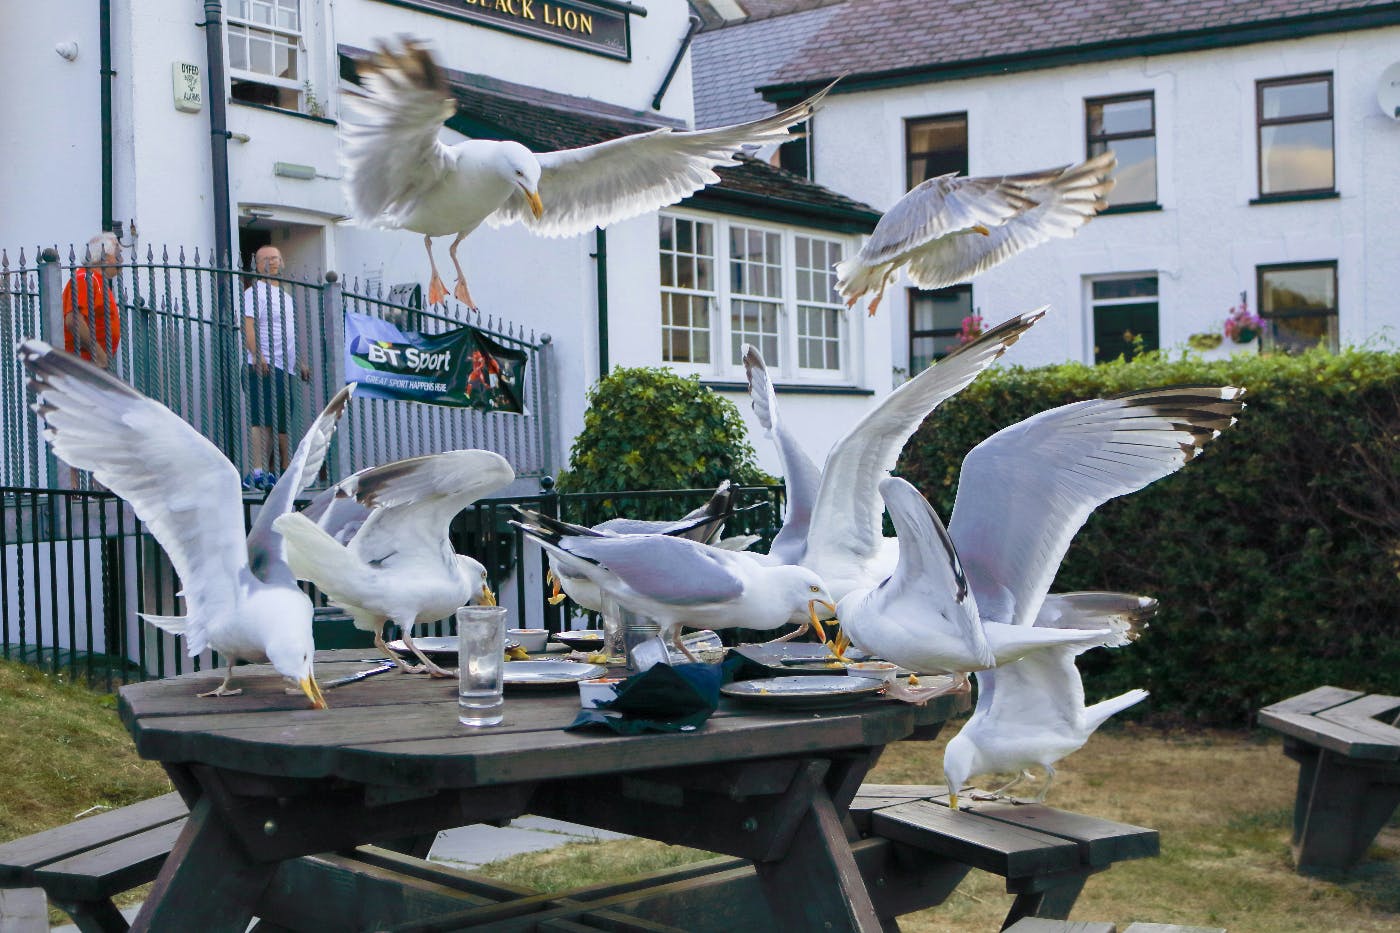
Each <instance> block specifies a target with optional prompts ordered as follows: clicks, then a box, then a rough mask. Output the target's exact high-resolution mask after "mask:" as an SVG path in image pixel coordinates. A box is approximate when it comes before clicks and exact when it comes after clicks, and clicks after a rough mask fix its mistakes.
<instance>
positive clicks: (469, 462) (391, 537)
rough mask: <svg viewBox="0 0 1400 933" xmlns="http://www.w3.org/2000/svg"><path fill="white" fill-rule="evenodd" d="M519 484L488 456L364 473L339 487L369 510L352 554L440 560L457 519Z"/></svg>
mask: <svg viewBox="0 0 1400 933" xmlns="http://www.w3.org/2000/svg"><path fill="white" fill-rule="evenodd" d="M514 479H515V471H514V470H512V469H511V466H510V464H509V463H508V462H507V461H506V459H505V458H504V457H502V456H501V455H500V454H497V453H493V452H491V451H489V450H452V451H447V452H446V453H440V454H430V455H428V456H424V457H410V458H408V459H406V460H398V461H395V462H394V463H387V464H384V465H383V466H378V467H371V468H370V469H367V470H361V471H360V472H358V473H356V474H354V475H353V476H350V477H347V478H346V479H345V480H344V481H343V482H342V483H341V484H340V488H342V489H343V490H344V491H345V492H347V493H348V494H349V495H352V496H354V497H355V499H356V500H357V501H358V502H359V503H360V504H361V505H364V506H366V507H367V508H369V510H370V515H369V518H367V519H365V523H364V525H362V526H361V527H360V530H359V532H358V533H357V534H356V535H355V537H354V539H353V540H352V541H351V542H350V548H351V550H352V551H353V552H354V553H355V554H356V556H358V557H360V558H362V559H364V560H383V559H385V558H386V557H387V556H390V555H393V556H395V562H396V563H397V562H403V561H411V560H417V559H425V560H437V559H439V558H440V557H441V556H442V554H443V552H444V549H445V548H446V547H447V528H448V525H449V524H450V523H451V521H452V518H453V516H455V515H456V514H457V513H458V512H460V511H462V510H463V509H465V508H466V507H467V506H469V505H471V504H472V503H473V502H475V501H476V500H477V499H480V498H481V497H483V496H487V495H490V494H491V493H493V492H495V491H496V490H498V489H500V488H501V487H503V486H505V485H507V484H509V483H510V482H511V481H513V480H514Z"/></svg>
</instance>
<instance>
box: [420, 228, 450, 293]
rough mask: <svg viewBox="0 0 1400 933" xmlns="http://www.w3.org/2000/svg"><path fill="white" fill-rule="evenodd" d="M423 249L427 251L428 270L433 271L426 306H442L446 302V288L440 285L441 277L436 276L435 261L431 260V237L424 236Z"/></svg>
mask: <svg viewBox="0 0 1400 933" xmlns="http://www.w3.org/2000/svg"><path fill="white" fill-rule="evenodd" d="M423 248H424V249H425V250H427V251H428V268H430V269H432V270H433V277H432V279H431V280H430V281H429V282H428V304H430V305H437V304H442V303H443V302H444V301H446V300H447V286H446V285H444V284H442V276H440V275H438V268H437V261H436V260H434V259H433V238H432V237H430V236H427V235H424V237H423Z"/></svg>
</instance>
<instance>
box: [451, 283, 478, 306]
mask: <svg viewBox="0 0 1400 933" xmlns="http://www.w3.org/2000/svg"><path fill="white" fill-rule="evenodd" d="M452 297H454V298H456V299H457V300H458V301H460V302H461V303H462V304H464V305H466V306H467V307H468V308H470V309H471V310H473V311H475V310H476V302H475V301H473V300H472V293H471V292H470V291H469V290H468V289H467V280H466V279H458V280H457V287H456V288H454V289H452Z"/></svg>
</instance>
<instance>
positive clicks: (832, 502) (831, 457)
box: [803, 308, 1045, 566]
mask: <svg viewBox="0 0 1400 933" xmlns="http://www.w3.org/2000/svg"><path fill="white" fill-rule="evenodd" d="M1044 316H1045V309H1044V308H1038V309H1036V310H1035V311H1031V312H1028V313H1026V314H1021V315H1017V316H1016V317H1014V318H1011V319H1010V320H1008V321H1005V322H1003V323H1001V324H998V325H997V326H996V327H993V328H991V329H989V330H987V331H986V332H985V333H983V334H982V335H981V336H980V337H978V338H977V339H976V340H974V341H972V342H971V343H967V344H964V345H963V346H961V347H958V348H957V349H956V350H954V351H953V352H952V353H949V354H948V355H947V356H945V357H944V358H943V359H942V360H939V361H938V362H937V363H936V364H934V365H933V366H930V367H929V368H928V369H926V370H924V371H923V372H921V373H919V374H918V375H917V376H915V377H914V378H913V379H910V380H909V381H908V382H906V383H904V384H903V385H901V386H900V387H899V388H897V389H895V390H894V391H893V392H891V393H890V394H889V395H888V396H886V397H885V399H884V400H883V401H881V402H880V403H879V404H878V405H877V406H876V407H875V408H874V409H872V410H871V411H870V412H869V413H868V414H866V416H865V417H864V418H862V419H861V420H860V421H859V422H858V423H857V424H856V426H855V427H853V428H852V429H851V430H850V431H848V432H847V433H846V435H845V436H844V437H843V438H841V440H839V441H837V442H836V445H835V446H834V447H833V448H832V449H831V452H830V453H828V454H827V457H826V465H825V466H824V467H823V469H822V479H821V488H820V491H819V492H818V494H817V499H816V503H815V505H814V506H813V509H812V513H813V517H812V525H811V530H810V531H809V532H808V534H807V554H806V556H805V557H804V558H803V563H804V564H806V565H813V566H815V565H818V564H819V565H821V566H831V565H833V564H839V562H842V561H849V560H866V559H869V558H870V557H871V556H872V555H874V554H876V553H877V552H878V550H879V548H880V546H881V544H882V542H883V534H882V531H881V521H880V516H881V513H882V511H883V509H884V505H883V501H882V500H881V498H880V494H879V483H880V480H882V479H884V478H885V477H886V476H887V475H888V474H889V472H890V471H891V470H893V469H894V467H895V463H896V462H897V461H898V459H899V452H900V451H901V450H902V449H903V448H904V444H905V442H906V441H908V440H909V438H910V436H912V435H913V433H914V432H915V431H916V430H918V427H919V425H920V424H921V423H922V422H923V420H924V418H926V417H927V416H928V415H929V413H930V412H932V411H933V410H934V409H935V408H937V407H938V406H939V405H940V404H942V403H943V401H944V400H945V399H948V398H951V397H952V396H953V395H956V394H957V393H958V392H961V391H962V390H963V389H964V388H965V387H966V386H967V385H968V384H969V383H971V382H972V380H973V379H975V378H977V376H978V374H979V373H981V372H982V371H983V370H984V369H986V368H987V367H988V366H990V365H991V364H992V363H994V362H995V361H996V360H997V359H999V358H1000V357H1001V355H1002V354H1003V353H1005V352H1006V348H1007V347H1009V346H1011V345H1012V344H1013V343H1015V342H1016V341H1017V340H1019V339H1020V337H1021V334H1023V333H1025V331H1026V330H1027V329H1028V328H1030V327H1031V326H1032V325H1033V324H1035V322H1036V321H1039V320H1040V319H1041V318H1042V317H1044ZM954 540H956V538H954Z"/></svg>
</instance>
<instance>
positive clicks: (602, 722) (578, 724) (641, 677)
mask: <svg viewBox="0 0 1400 933" xmlns="http://www.w3.org/2000/svg"><path fill="white" fill-rule="evenodd" d="M721 680H722V672H721V668H720V665H718V664H675V665H670V664H657V665H656V666H654V667H652V668H649V669H648V670H645V671H642V672H641V673H639V674H634V675H632V676H631V677H629V678H627V679H626V680H624V681H622V683H620V684H618V685H617V699H616V700H613V701H612V702H610V703H607V704H605V705H604V706H602V707H600V708H599V709H583V710H579V714H578V717H577V718H575V719H574V721H573V722H572V723H570V724H569V725H568V726H566V727H565V728H566V729H569V730H573V729H585V728H590V727H601V728H604V729H609V730H611V731H613V732H615V733H617V734H618V735H637V734H639V733H642V732H691V731H694V730H695V729H698V728H699V727H700V726H701V725H702V724H703V723H704V722H705V720H707V719H709V718H710V715H711V714H712V713H714V711H715V709H716V708H717V707H718V706H719V687H720V683H721Z"/></svg>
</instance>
